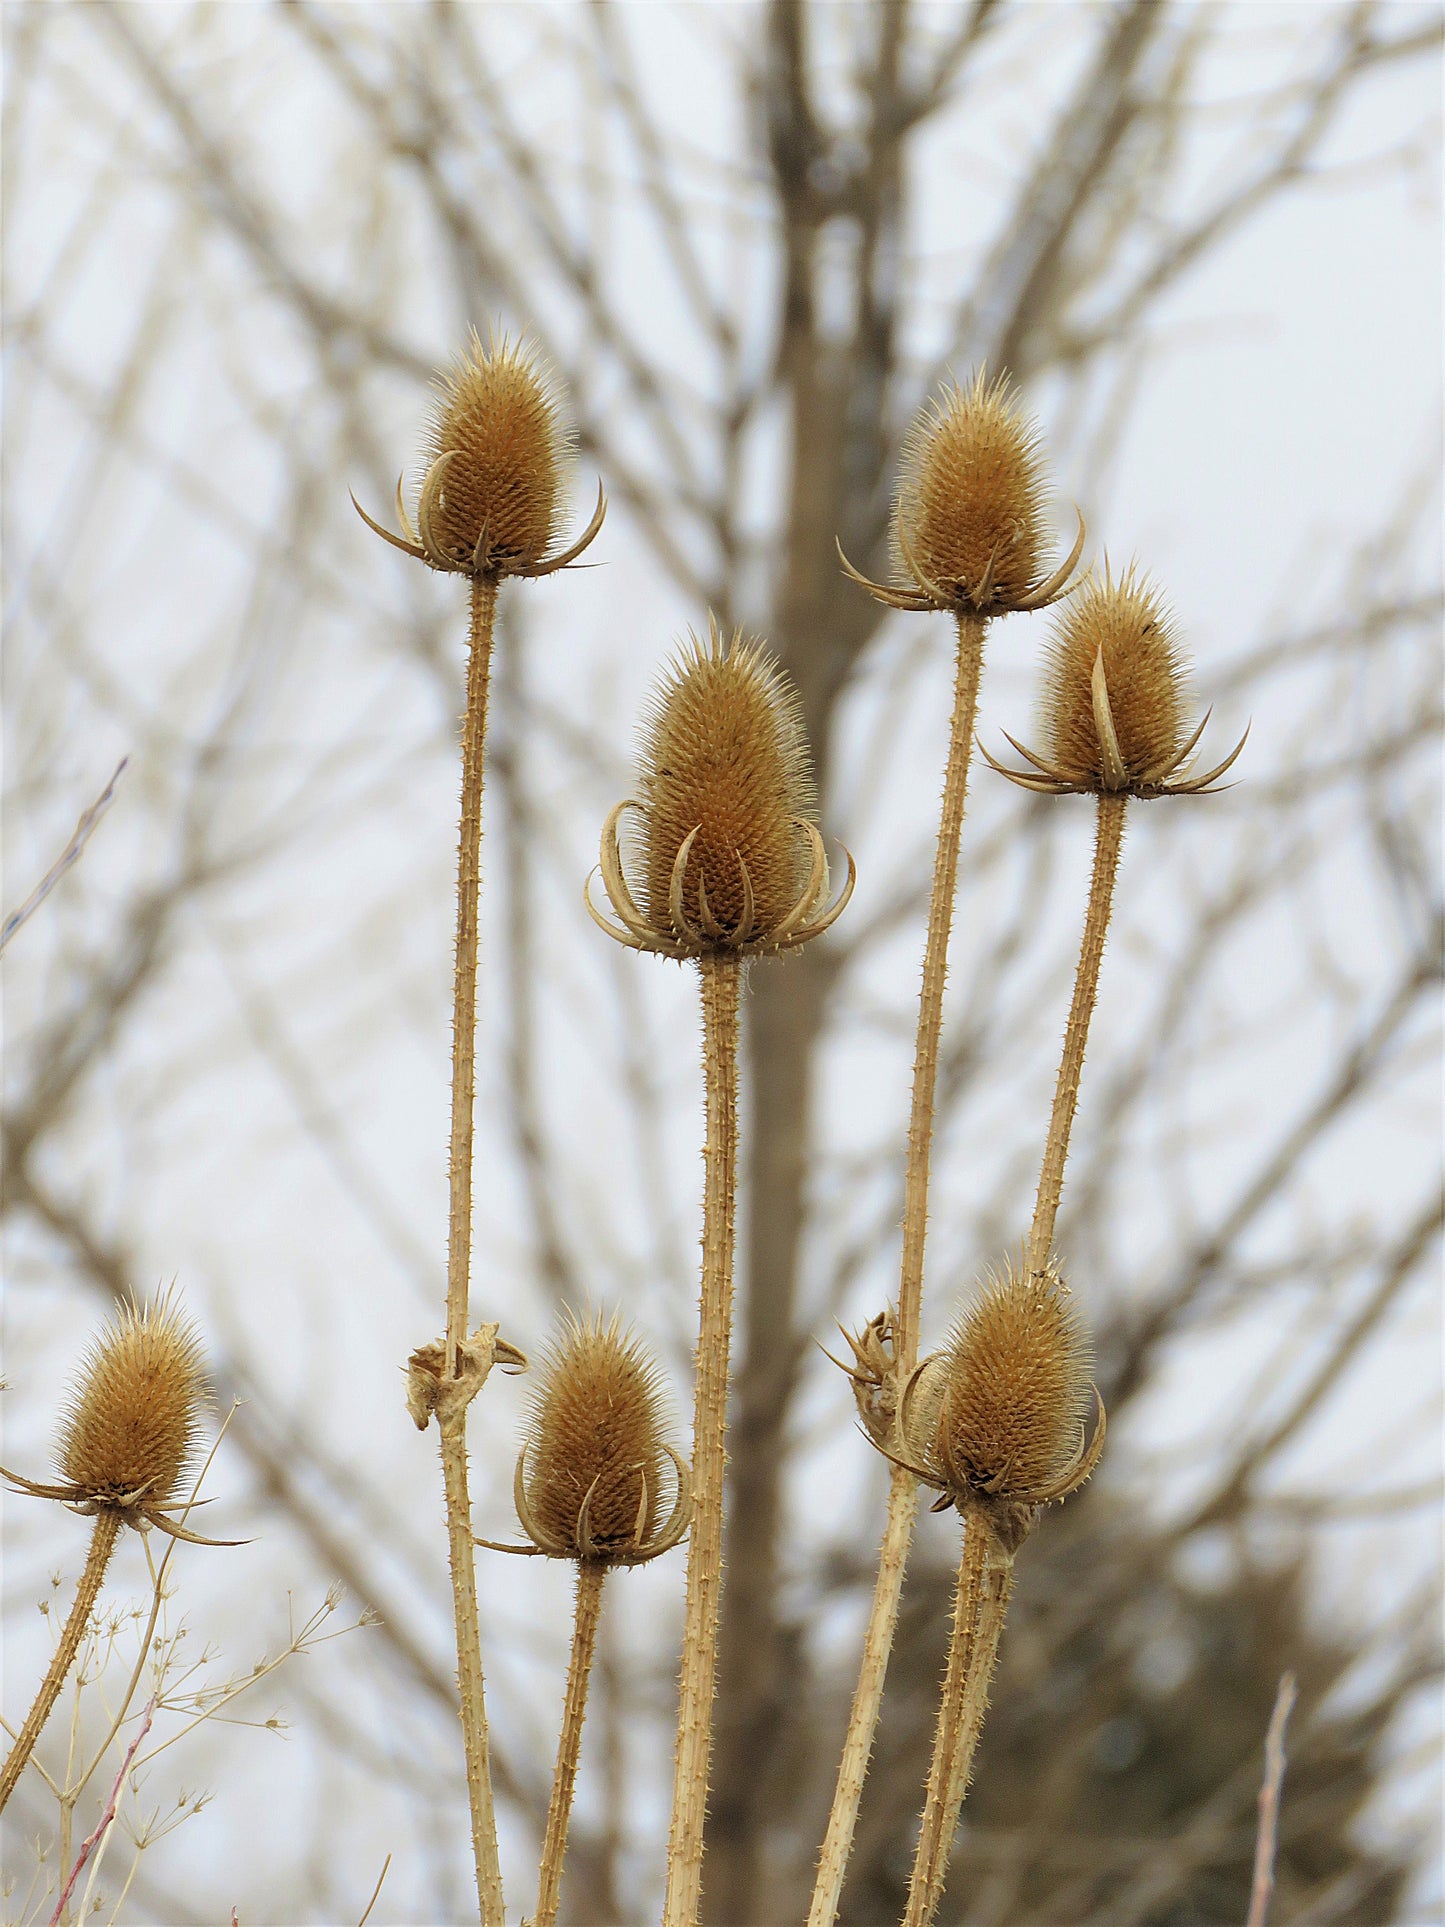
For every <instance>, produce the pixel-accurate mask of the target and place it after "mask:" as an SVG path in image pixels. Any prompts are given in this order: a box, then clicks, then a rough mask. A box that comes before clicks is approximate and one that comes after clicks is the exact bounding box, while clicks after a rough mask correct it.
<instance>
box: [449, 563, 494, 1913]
mask: <svg viewBox="0 0 1445 1927" xmlns="http://www.w3.org/2000/svg"><path fill="white" fill-rule="evenodd" d="M496 609H497V585H496V582H495V581H494V580H493V579H491V578H490V577H488V576H474V577H473V579H472V622H471V634H470V636H469V638H468V652H467V709H466V720H465V722H464V724H463V728H462V821H461V835H460V839H459V843H458V849H457V956H456V979H455V984H454V998H453V1021H452V1141H451V1213H450V1221H449V1225H448V1236H447V1350H446V1377H447V1378H448V1379H449V1380H451V1379H455V1378H456V1376H457V1350H458V1347H459V1346H460V1345H461V1343H462V1341H463V1340H464V1339H465V1337H466V1335H467V1295H468V1289H469V1285H470V1278H471V1249H472V1108H473V1100H474V1097H475V1092H476V1028H477V909H478V905H477V899H478V895H479V892H480V887H481V859H482V767H483V756H484V751H485V748H486V739H487V680H488V673H489V671H490V668H491V657H492V624H493V619H494V617H495V615H496ZM437 1422H438V1425H439V1426H440V1429H441V1449H442V1479H443V1482H444V1485H445V1488H446V1502H447V1540H448V1543H449V1547H450V1553H451V1570H452V1607H453V1615H454V1618H455V1621H456V1635H457V1683H458V1685H459V1687H460V1690H461V1703H462V1706H461V1711H462V1743H463V1746H464V1748H465V1750H466V1762H467V1795H468V1799H469V1801H470V1803H471V1816H472V1853H473V1858H474V1860H475V1862H476V1872H477V1899H478V1901H479V1903H480V1906H481V1913H482V1921H483V1923H484V1927H505V1918H506V1915H505V1908H504V1905H503V1900H502V1871H501V1865H500V1863H499V1861H498V1858H497V1820H496V1813H495V1811H494V1808H493V1803H492V1770H491V1759H490V1754H489V1750H488V1742H487V1713H486V1705H485V1702H484V1700H483V1696H482V1645H481V1632H480V1629H479V1626H478V1622H477V1575H476V1565H475V1551H474V1547H473V1543H472V1506H471V1497H470V1494H469V1492H468V1489H467V1415H466V1406H465V1405H464V1404H461V1403H458V1404H456V1405H454V1406H451V1407H450V1408H448V1407H445V1406H439V1408H438V1412H437Z"/></svg>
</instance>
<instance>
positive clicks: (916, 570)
mask: <svg viewBox="0 0 1445 1927" xmlns="http://www.w3.org/2000/svg"><path fill="white" fill-rule="evenodd" d="M1044 495H1045V477H1044V468H1043V461H1042V454H1041V450H1040V447H1039V439H1038V434H1037V431H1036V429H1035V428H1034V426H1033V424H1032V423H1031V422H1030V421H1029V419H1028V418H1027V417H1026V416H1025V415H1024V413H1023V412H1022V409H1021V407H1020V404H1019V402H1018V399H1017V397H1016V396H1015V395H1014V393H1013V392H1012V390H1011V389H1010V387H1009V386H1008V384H1007V382H1005V381H998V382H994V383H992V384H991V383H989V382H988V381H987V379H986V377H985V376H984V374H983V373H982V371H980V373H979V374H978V375H977V376H976V377H975V378H974V380H973V382H972V383H971V384H970V386H969V387H968V388H966V389H957V388H955V389H951V390H950V391H949V392H948V393H947V394H946V395H945V396H944V397H943V398H942V400H941V401H940V402H939V403H938V404H937V405H936V406H935V407H933V408H931V409H929V410H927V411H925V413H924V414H923V415H922V416H920V418H919V420H918V422H917V423H916V424H915V426H914V428H913V430H912V433H911V435H910V437H909V440H908V443H907V446H906V449H905V459H904V473H903V478H902V481H901V483H900V486H899V491H898V498H897V503H896V507H895V514H894V528H893V533H894V548H895V552H896V561H897V563H898V565H899V574H900V578H901V579H900V581H899V582H898V583H897V584H892V585H890V584H883V583H877V582H871V581H869V579H868V578H867V577H866V576H863V575H861V574H860V573H859V572H858V571H857V570H855V569H854V568H853V567H852V565H851V564H850V563H849V562H848V560H847V557H846V556H844V557H843V566H844V569H845V570H846V571H847V573H848V574H849V575H850V576H851V577H852V578H853V580H855V581H857V582H858V583H860V584H861V586H863V587H864V588H866V589H867V590H868V591H869V593H870V594H872V595H874V596H875V597H876V598H877V599H878V600H879V601H881V602H883V603H884V604H886V605H887V606H888V607H890V608H897V609H910V610H919V611H922V610H928V609H940V610H948V611H950V612H951V613H952V614H953V615H954V617H955V619H956V622H957V625H958V648H957V656H956V661H955V670H954V699H953V714H952V718H951V722H950V727H949V743H948V761H947V766H946V770H945V774H944V784H943V805H942V810H941V812H940V818H939V826H938V842H937V847H936V851H935V855H934V867H933V888H932V894H931V896H930V898H929V909H928V937H927V941H926V943H925V946H924V953H923V984H922V990H921V992H920V996H919V1004H918V1031H917V1038H916V1042H915V1047H914V1058H913V1096H912V1102H911V1107H910V1111H909V1119H908V1161H907V1169H906V1176H905V1186H904V1206H903V1250H902V1258H901V1263H900V1271H899V1285H898V1305H897V1310H896V1313H895V1315H894V1318H893V1321H892V1332H891V1344H892V1358H891V1369H892V1376H893V1394H892V1397H893V1400H894V1401H895V1402H896V1397H897V1388H898V1387H899V1386H901V1385H902V1384H903V1383H904V1382H905V1381H906V1379H907V1378H908V1377H909V1375H910V1374H911V1373H912V1371H913V1369H914V1366H915V1364H916V1363H917V1359H918V1337H919V1324H920V1319H921V1314H922V1304H923V1263H924V1242H925V1239H926V1236H927V1228H928V1182H929V1166H930V1158H931V1152H932V1144H933V1114H934V1103H935V1094H936V1090H937V1084H938V1052H939V1044H940V1040H941V1037H942V1032H943V992H944V985H945V982H946V979H947V974H948V940H949V933H950V930H951V928H952V924H953V903H954V897H955V895H956V893H957V887H958V851H959V842H960V839H961V836H962V832H963V816H964V809H965V806H966V803H967V799H968V774H969V763H970V758H971V753H972V747H973V736H974V726H975V723H976V720H977V714H978V686H979V678H980V675H981V673H982V669H983V643H984V628H985V624H986V622H987V619H988V618H989V617H990V616H993V615H999V614H1003V613H1005V612H1007V611H1009V610H1016V609H1037V608H1043V607H1044V606H1045V605H1046V604H1048V603H1049V602H1052V601H1053V600H1054V599H1056V598H1057V597H1058V596H1059V595H1061V594H1065V593H1067V587H1066V585H1067V583H1068V580H1069V577H1070V576H1071V575H1072V573H1073V570H1074V567H1075V565H1076V564H1077V562H1078V559H1079V555H1080V553H1081V552H1082V547H1083V539H1084V530H1083V521H1082V518H1081V519H1080V524H1079V534H1078V539H1077V541H1076V543H1075V545H1074V548H1073V551H1072V553H1071V554H1070V555H1069V556H1068V557H1067V558H1066V560H1065V561H1064V563H1063V564H1062V566H1061V567H1060V568H1058V569H1056V570H1055V571H1054V572H1053V573H1052V574H1051V575H1049V576H1048V577H1046V578H1042V579H1041V578H1040V573H1039V570H1040V552H1041V546H1042V535H1043V528H1042V513H1043V501H1044ZM839 553H840V555H841V554H842V551H841V549H840V551H839ZM917 1509H918V1501H917V1491H916V1488H915V1484H914V1480H913V1478H912V1475H911V1474H910V1473H909V1472H908V1471H907V1470H906V1468H904V1467H903V1466H901V1465H898V1464H897V1463H895V1464H894V1466H893V1468H892V1472H891V1475H890V1481H889V1492H888V1513H887V1518H886V1520H885V1523H884V1529H883V1541H882V1545H881V1547H880V1550H879V1559H878V1577H877V1580H876V1582H875V1585H874V1592H873V1603H872V1607H871V1609H870V1612H869V1618H868V1625H867V1628H866V1631H865V1633H864V1638H863V1654H862V1659H861V1662H860V1665H859V1672H858V1684H857V1686H856V1688H855V1691H854V1696H853V1703H852V1706H851V1708H850V1711H849V1717H848V1729H847V1733H846V1734H845V1736H844V1742H843V1754H842V1759H841V1761H840V1764H839V1771H838V1780H837V1785H836V1788H835V1791H834V1796H833V1804H832V1808H831V1810H830V1812H829V1815H828V1826H827V1831H826V1833H825V1836H824V1840H823V1846H822V1850H821V1853H820V1856H819V1862H818V1873H817V1878H816V1881H815V1883H814V1889H813V1899H812V1904H811V1906H810V1909H809V1914H808V1923H809V1927H831V1923H832V1922H833V1920H834V1919H835V1918H836V1916H837V1911H838V1902H839V1898H840V1896H841V1894H842V1889H843V1877H844V1874H845V1872H846V1870H847V1864H848V1856H849V1853H850V1852H851V1849H852V1844H853V1832H854V1829H855V1827H856V1825H857V1818H858V1802H859V1800H860V1799H861V1797H862V1792H863V1781H864V1778H865V1776H866V1774H867V1771H868V1759H869V1755H870V1753H871V1752H872V1748H873V1736H874V1733H875V1732H876V1731H877V1726H878V1714H879V1709H880V1707H881V1705H882V1700H883V1682H884V1678H885V1675H886V1673H887V1667H888V1654H889V1652H890V1651H891V1649H892V1645H893V1635H894V1630H895V1628H896V1626H897V1623H898V1607H899V1602H900V1600H901V1598H902V1593H903V1575H904V1569H905V1567H906V1564H907V1560H908V1548H909V1546H910V1544H911V1542H912V1537H913V1525H914V1520H915V1518H916V1516H917Z"/></svg>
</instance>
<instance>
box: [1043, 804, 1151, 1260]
mask: <svg viewBox="0 0 1445 1927" xmlns="http://www.w3.org/2000/svg"><path fill="white" fill-rule="evenodd" d="M1127 800H1128V799H1127V798H1126V797H1125V796H1123V795H1107V794H1106V795H1101V796H1100V798H1099V816H1098V825H1097V829H1096V831H1095V837H1094V873H1093V877H1092V880H1091V882H1090V884H1089V908H1088V911H1087V913H1086V915H1085V918H1084V936H1083V941H1082V943H1081V944H1080V946H1079V965H1078V970H1077V971H1076V973H1075V976H1074V999H1073V1002H1072V1004H1071V1005H1070V1006H1069V1021H1068V1024H1067V1026H1066V1027H1065V1030H1064V1048H1063V1054H1062V1055H1061V1057H1060V1059H1059V1075H1058V1081H1057V1083H1056V1084H1055V1086H1054V1108H1053V1114H1052V1116H1051V1117H1050V1119H1049V1136H1048V1142H1047V1144H1046V1145H1045V1147H1044V1161H1043V1166H1042V1168H1041V1170H1040V1172H1039V1190H1038V1198H1037V1200H1036V1202H1035V1204H1034V1220H1033V1226H1032V1229H1031V1230H1030V1232H1029V1243H1028V1256H1027V1269H1028V1270H1029V1271H1030V1272H1041V1271H1042V1270H1043V1269H1044V1267H1045V1266H1046V1265H1047V1264H1048V1261H1049V1254H1050V1252H1051V1251H1052V1249H1053V1243H1054V1221H1055V1219H1056V1218H1057V1217H1058V1215H1059V1198H1060V1196H1061V1195H1062V1193H1063V1188H1064V1160H1065V1159H1066V1158H1067V1157H1068V1155H1069V1133H1070V1131H1071V1130H1072V1129H1073V1124H1074V1111H1075V1109H1076V1107H1077V1105H1078V1102H1079V1078H1080V1075H1081V1073H1082V1071H1083V1068H1084V1050H1085V1047H1086V1045H1087V1044H1088V1041H1089V1020H1090V1019H1091V1018H1092V1016H1093V1014H1094V1001H1095V999H1096V997H1097V996H1098V991H1099V964H1100V961H1101V960H1102V958H1103V955H1104V938H1105V936H1106V935H1107V933H1108V929H1109V913H1110V911H1111V910H1112V908H1113V904H1114V881H1115V878H1116V877H1117V876H1118V874H1119V848H1120V845H1121V843H1122V841H1123V836H1124V805H1125V802H1126V801H1127Z"/></svg>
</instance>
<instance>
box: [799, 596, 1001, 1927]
mask: <svg viewBox="0 0 1445 1927" xmlns="http://www.w3.org/2000/svg"><path fill="white" fill-rule="evenodd" d="M983 632H984V618H983V617H982V616H980V615H976V614H973V613H971V612H970V613H960V615H959V617H958V654H957V661H956V666H955V672H954V696H953V718H952V722H951V725H950V729H949V740H948V766H947V770H946V773H945V776H944V783H943V809H942V813H941V816H940V820H939V825H938V845H937V849H936V852H935V855H934V862H933V892H932V896H931V897H930V899H929V907H928V939H927V943H926V945H925V948H924V953H923V988H922V993H921V995H920V997H919V1003H918V1033H917V1039H916V1043H915V1047H914V1055H913V1099H912V1106H911V1109H910V1113H909V1120H908V1165H907V1172H906V1175H905V1180H904V1205H903V1256H902V1262H901V1267H900V1273H899V1282H898V1306H897V1310H896V1313H895V1317H894V1324H893V1356H894V1360H895V1370H896V1378H895V1381H894V1382H895V1384H896V1385H902V1384H903V1383H904V1382H905V1381H906V1380H907V1377H908V1375H909V1373H910V1372H911V1371H912V1370H913V1368H914V1366H915V1365H916V1364H917V1363H918V1337H919V1326H920V1320H921V1315H922V1306H923V1253H924V1243H925V1240H926V1237H927V1232H928V1180H929V1171H930V1163H931V1156H932V1148H933V1114H934V1105H935V1100H936V1095H937V1087H938V1050H939V1039H940V1036H941V1034H942V1030H943V991H944V985H945V982H946V980H947V974H948V939H949V933H950V931H951V929H952V925H953V902H954V897H955V895H956V893H957V888H958V848H959V840H960V837H961V835H962V831H963V815H964V807H965V804H966V802H967V799H968V772H969V763H970V760H971V756H972V750H973V733H974V724H975V721H976V719H977V714H978V684H979V676H980V673H981V671H982V667H983ZM917 1514H918V1482H917V1480H916V1479H915V1478H914V1477H913V1475H912V1473H910V1472H908V1471H906V1470H905V1469H904V1468H903V1467H902V1466H899V1465H895V1466H894V1467H893V1468H892V1472H891V1477H890V1480H889V1487H888V1514H887V1518H886V1520H885V1522H884V1527H883V1542H882V1546H881V1549H880V1552H879V1558H878V1577H877V1580H876V1581H875V1583H874V1587H873V1603H872V1607H871V1609H870V1611H869V1615H868V1626H867V1630H866V1631H865V1633H864V1636H863V1657H862V1661H861V1663H860V1666H859V1669H858V1683H857V1686H856V1687H855V1688H854V1692H853V1703H852V1705H851V1707H850V1708H849V1713H848V1730H847V1733H846V1735H845V1737H844V1742H843V1754H842V1759H841V1762H840V1764H839V1768H838V1780H837V1785H836V1788H835V1790H834V1794H833V1805H832V1809H831V1811H830V1813H829V1815H828V1828H827V1832H826V1834H825V1835H824V1839H823V1849H822V1853H821V1856H820V1858H819V1862H818V1873H817V1879H816V1881H815V1883H814V1888H813V1900H812V1905H811V1907H810V1909H809V1912H808V1927H832V1922H833V1921H834V1920H835V1919H836V1917H837V1913H838V1902H839V1899H840V1897H841V1894H842V1891H843V1877H844V1874H845V1873H846V1871H847V1866H848V1856H849V1854H850V1853H851V1851H852V1846H853V1834H854V1830H855V1828H856V1826H857V1823H858V1803H859V1800H860V1799H861V1798H862V1794H863V1781H864V1779H865V1777H866V1775H867V1772H868V1759H869V1755H870V1754H871V1752H872V1750H873V1737H874V1734H875V1733H876V1731H877V1728H878V1712H879V1708H880V1706H881V1705H882V1701H883V1682H884V1678H885V1676H886V1674H887V1671H888V1656H889V1653H890V1652H891V1651H892V1648H893V1637H894V1632H895V1630H896V1628H897V1625H898V1607H899V1601H900V1600H901V1598H902V1594H903V1574H904V1569H905V1567H906V1565H907V1562H908V1549H909V1546H910V1545H911V1543H912V1539H913V1526H914V1521H915V1519H916V1518H917Z"/></svg>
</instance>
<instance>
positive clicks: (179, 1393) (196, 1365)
mask: <svg viewBox="0 0 1445 1927" xmlns="http://www.w3.org/2000/svg"><path fill="white" fill-rule="evenodd" d="M205 1401H206V1379H205V1372H204V1369H203V1367H202V1362H201V1347H200V1340H199V1338H198V1337H197V1334H196V1330H195V1327H194V1326H193V1325H192V1324H191V1323H190V1321H189V1320H188V1319H187V1318H185V1317H184V1316H183V1314H182V1313H181V1312H180V1311H179V1309H178V1308H177V1307H176V1305H175V1304H174V1303H173V1302H172V1301H171V1300H169V1299H167V1300H163V1301H162V1302H161V1303H160V1304H159V1305H152V1306H147V1307H145V1308H144V1309H141V1308H139V1307H137V1306H135V1305H126V1306H125V1307H124V1309H123V1310H121V1311H120V1312H119V1313H118V1315H117V1316H116V1318H115V1319H114V1320H113V1322H112V1323H111V1324H110V1325H109V1326H108V1327H107V1328H106V1329H105V1330H104V1331H102V1332H101V1334H100V1335H99V1337H97V1338H96V1339H94V1340H93V1341H92V1343H91V1345H90V1348H89V1350H88V1352H87V1354H86V1356H85V1358H84V1360H83V1361H82V1364H81V1368H80V1373H79V1376H78V1378H77V1380H76V1383H75V1385H74V1387H73V1389H72V1390H71V1393H70V1396H69V1400H68V1403H67V1407H66V1411H65V1415H64V1418H63V1421H62V1426H61V1435H60V1450H59V1458H60V1466H61V1470H62V1472H63V1474H64V1477H65V1480H66V1482H67V1484H69V1485H70V1486H71V1487H73V1488H74V1493H75V1496H76V1498H77V1499H80V1500H92V1501H96V1502H99V1503H101V1504H116V1505H125V1504H128V1503H134V1502H135V1501H136V1499H140V1501H141V1503H142V1504H143V1505H144V1506H146V1507H151V1506H164V1505H166V1504H168V1503H169V1501H170V1500H171V1499H172V1498H173V1497H174V1496H175V1492H176V1489H177V1487H178V1486H179V1484H180V1482H181V1479H182V1477H183V1476H184V1474H185V1472H186V1469H187V1466H188V1464H189V1462H190V1459H191V1455H192V1453H193V1451H194V1449H195V1445H196V1440H197V1437H198V1435H199V1431H200V1424H201V1414H202V1410H203V1408H204V1405H205Z"/></svg>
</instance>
